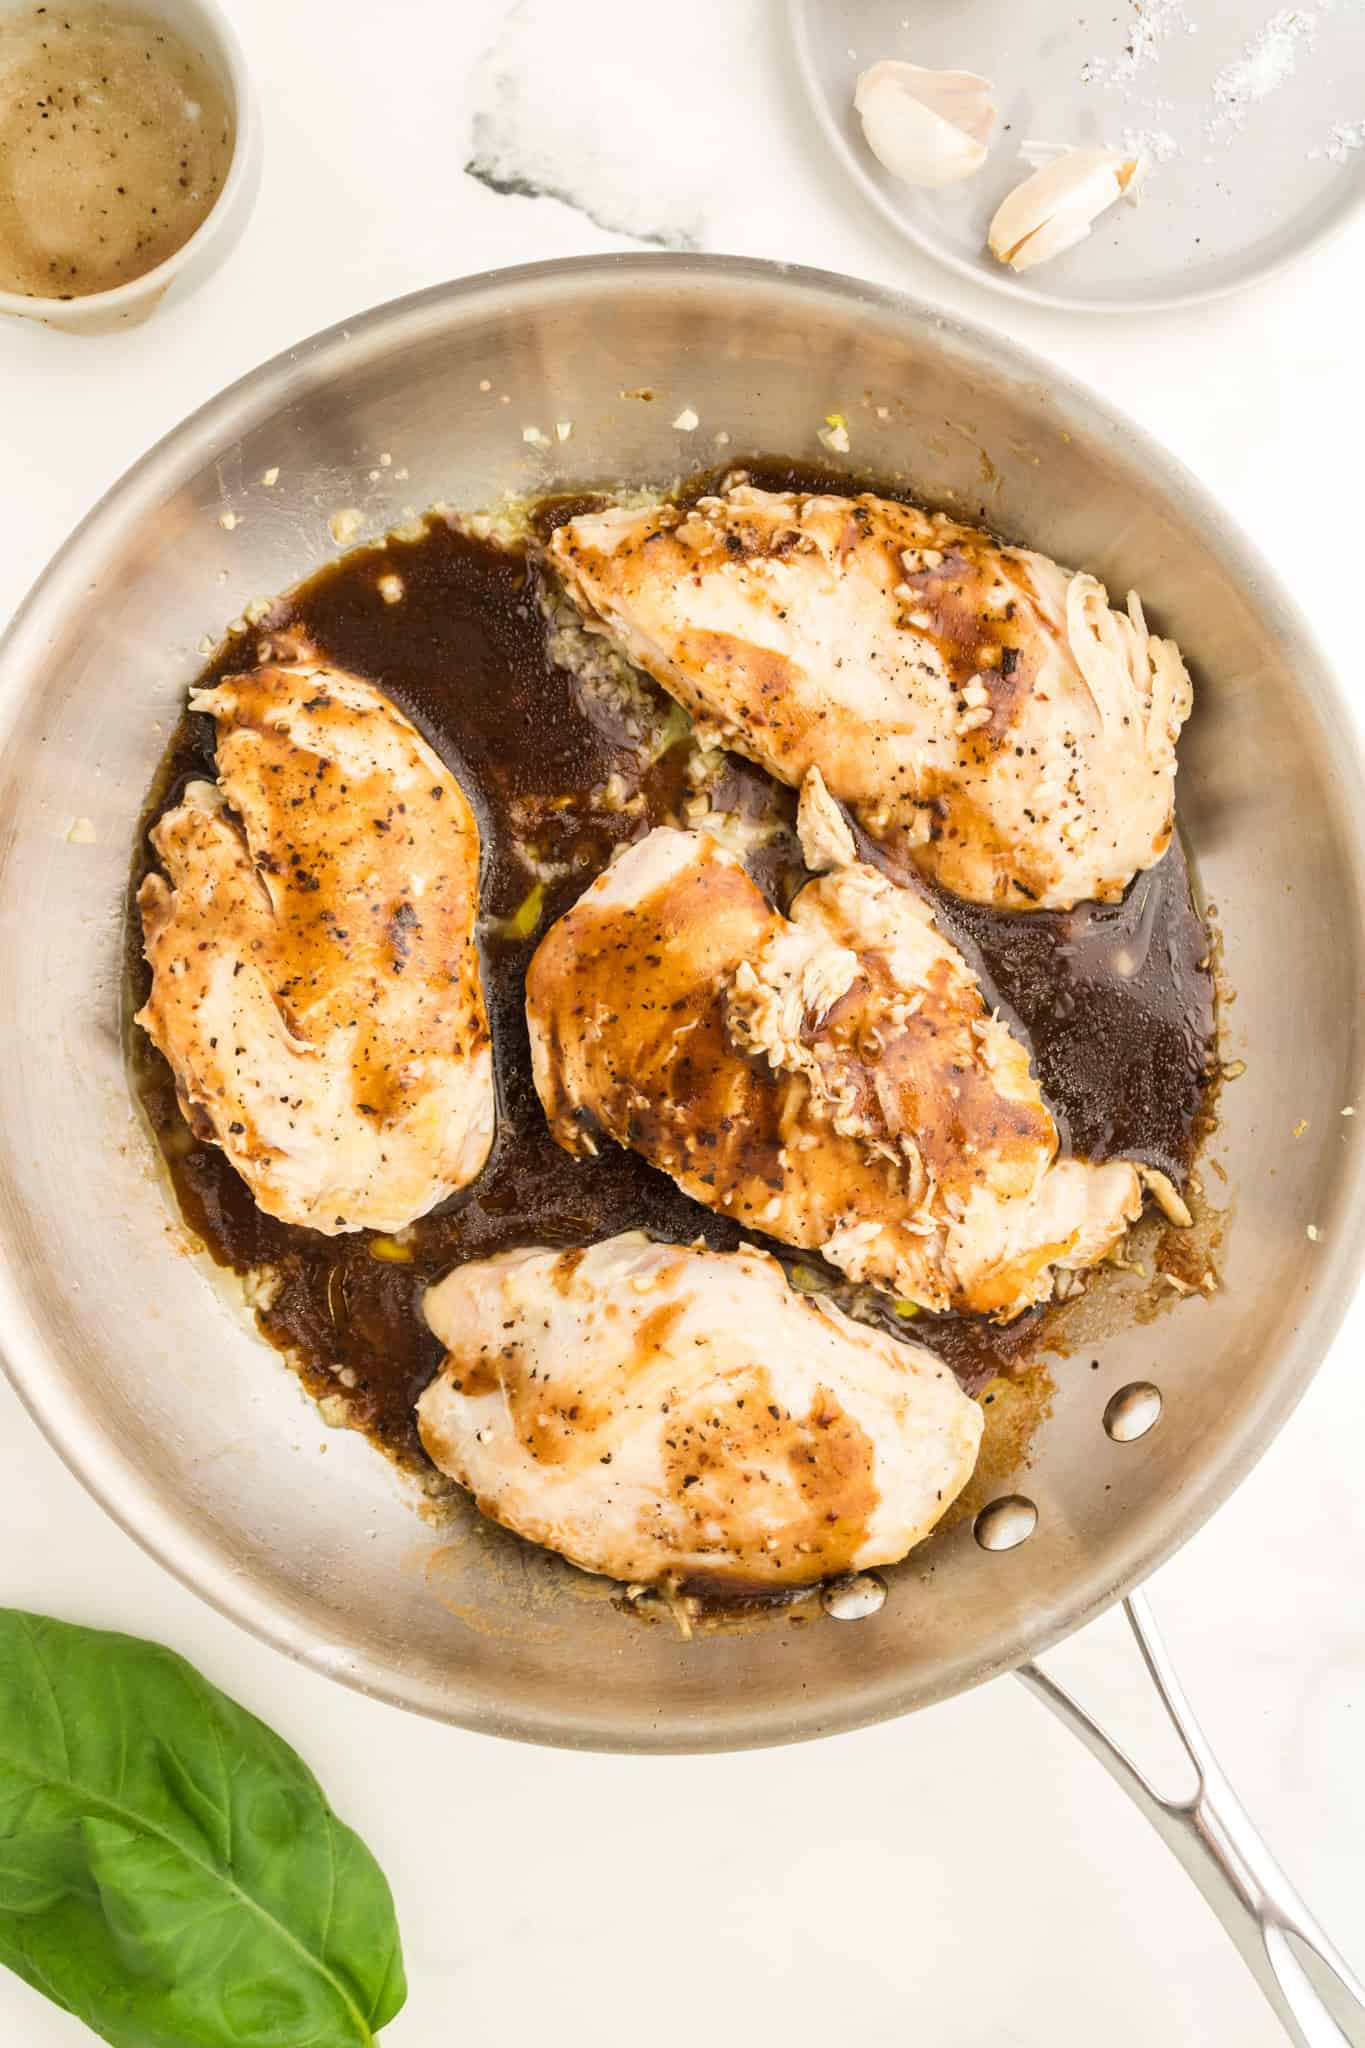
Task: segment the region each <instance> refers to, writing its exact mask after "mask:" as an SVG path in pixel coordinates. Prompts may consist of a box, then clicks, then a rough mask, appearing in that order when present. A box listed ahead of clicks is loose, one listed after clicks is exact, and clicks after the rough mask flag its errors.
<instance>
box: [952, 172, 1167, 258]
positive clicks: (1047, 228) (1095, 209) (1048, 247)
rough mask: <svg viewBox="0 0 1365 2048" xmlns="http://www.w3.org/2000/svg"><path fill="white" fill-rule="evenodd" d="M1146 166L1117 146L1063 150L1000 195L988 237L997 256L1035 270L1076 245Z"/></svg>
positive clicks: (1131, 188) (991, 248)
mask: <svg viewBox="0 0 1365 2048" xmlns="http://www.w3.org/2000/svg"><path fill="white" fill-rule="evenodd" d="M1030 147H1036V145H1030ZM1145 168H1146V166H1145V164H1144V161H1143V159H1142V158H1141V157H1133V156H1125V155H1124V154H1123V152H1122V150H1118V149H1068V150H1064V151H1063V152H1062V153H1061V154H1060V155H1058V156H1054V157H1053V158H1052V160H1051V162H1048V163H1044V164H1043V165H1042V167H1041V168H1040V169H1039V170H1036V171H1035V172H1034V173H1033V176H1032V177H1031V178H1025V180H1024V182H1023V184H1022V185H1016V186H1015V188H1014V190H1013V191H1012V192H1011V193H1009V195H1008V196H1007V197H1006V198H1005V199H1003V200H1002V201H1001V203H1000V205H999V207H998V208H997V210H996V215H995V219H994V220H993V221H992V222H991V225H990V233H989V234H988V235H987V237H986V240H987V243H988V245H989V248H990V252H991V254H992V256H995V257H998V258H999V260H1000V262H1001V263H1007V264H1008V265H1009V266H1010V268H1011V270H1032V269H1033V267H1034V265H1035V264H1038V263H1046V262H1048V261H1050V259H1051V258H1052V257H1054V256H1060V255H1061V253H1062V251H1063V250H1064V249H1073V248H1074V247H1075V245H1076V244H1077V242H1083V241H1084V240H1085V238H1086V236H1087V235H1088V234H1089V233H1090V230H1091V227H1092V226H1093V225H1094V223H1095V221H1096V220H1097V219H1098V218H1099V216H1100V215H1101V214H1102V213H1104V212H1105V211H1106V209H1107V208H1109V207H1111V206H1113V205H1114V203H1115V202H1116V201H1117V200H1119V199H1122V198H1123V197H1124V195H1125V194H1126V193H1129V192H1131V191H1132V190H1133V189H1134V187H1135V186H1136V184H1137V182H1138V180H1139V179H1140V178H1141V176H1142V174H1143V171H1144V169H1145Z"/></svg>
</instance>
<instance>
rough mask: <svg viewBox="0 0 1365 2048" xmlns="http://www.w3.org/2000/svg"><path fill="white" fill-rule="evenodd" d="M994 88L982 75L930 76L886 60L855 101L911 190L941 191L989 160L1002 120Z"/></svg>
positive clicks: (884, 156) (874, 141)
mask: <svg viewBox="0 0 1365 2048" xmlns="http://www.w3.org/2000/svg"><path fill="white" fill-rule="evenodd" d="M991 90H992V88H991V83H990V80H989V79H987V78H978V77H977V76H976V73H975V72H974V71H927V70H925V68H924V67H923V65H920V64H903V63H901V62H900V60H899V59H897V58H895V57H886V58H884V59H883V60H882V62H881V63H880V64H873V65H870V66H869V67H868V69H867V70H866V71H864V72H863V73H862V75H861V77H860V78H859V80H858V83H857V86H856V88H855V90H854V94H853V104H854V106H855V108H856V109H857V111H858V115H859V118H860V119H861V121H862V124H863V134H864V135H865V136H866V137H867V146H868V148H869V149H870V150H871V151H872V154H873V156H875V157H876V159H877V161H878V163H879V164H881V165H882V166H883V167H884V168H885V169H886V170H888V171H890V173H891V175H892V177H893V178H899V179H901V181H902V182H903V183H904V184H906V185H918V186H921V187H923V188H925V189H927V190H930V191H937V190H938V189H939V188H940V187H941V186H944V185H956V184H958V183H959V182H960V180H961V179H963V178H970V177H973V176H974V175H975V173H976V172H977V171H979V170H980V169H981V166H982V164H984V163H985V161H986V145H987V143H988V142H989V140H990V134H991V130H992V128H994V126H995V115H996V109H995V104H994V102H993V101H992V99H991Z"/></svg>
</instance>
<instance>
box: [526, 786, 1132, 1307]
mask: <svg viewBox="0 0 1365 2048" xmlns="http://www.w3.org/2000/svg"><path fill="white" fill-rule="evenodd" d="M806 809H807V812H808V809H809V807H806ZM844 829H845V831H846V830H847V828H846V827H845V828H844ZM811 850H812V851H814V850H815V849H814V846H813V844H812V846H811ZM526 994H527V1017H528V1020H529V1025H530V1034H531V1057H532V1065H533V1071H534V1074H535V1080H536V1086H537V1089H538V1090H539V1093H540V1098H541V1101H542V1103H543V1104H544V1107H545V1112H546V1115H547V1117H548V1118H549V1121H550V1127H551V1129H552V1131H553V1132H554V1135H555V1137H556V1138H557V1139H558V1141H559V1143H560V1144H561V1145H563V1146H564V1147H565V1148H566V1149H567V1150H568V1151H570V1152H574V1153H578V1154H580V1155H584V1154H591V1153H593V1152H595V1151H596V1149H597V1146H598V1143H599V1140H600V1138H601V1137H602V1136H603V1135H605V1136H607V1137H609V1138H612V1139H615V1140H616V1142H617V1143H619V1144H622V1145H629V1146H632V1147H633V1148H634V1149H635V1150H636V1151H638V1152H640V1153H642V1154H643V1156H644V1157H645V1158H646V1159H648V1160H649V1161H650V1162H651V1163H652V1164H653V1165H655V1166H659V1167H662V1168H663V1170H664V1171H665V1172H666V1173H669V1174H671V1175H672V1176H673V1178H674V1179H675V1180H676V1181H677V1183H678V1185H679V1186H680V1187H681V1188H682V1189H683V1190H684V1192H685V1193H687V1194H689V1195H691V1196H692V1197H694V1199H695V1200H697V1201H699V1202H703V1203H705V1204H706V1205H707V1207H709V1208H713V1209H718V1210H721V1211H723V1212H724V1213H725V1214H726V1215H729V1216H732V1217H733V1218H734V1219H735V1220H736V1222H738V1223H740V1224H742V1225H743V1226H744V1227H746V1228H748V1229H755V1230H760V1231H763V1232H765V1233H766V1234H767V1235H768V1236H770V1237H773V1238H776V1239H778V1240H779V1241H781V1242H783V1243H786V1244H791V1245H799V1246H803V1247H806V1248H809V1249H811V1250H818V1251H820V1252H822V1253H823V1254H824V1256H825V1257H826V1258H827V1259H829V1260H830V1261H831V1262H832V1263H833V1264H834V1265H836V1266H838V1267H839V1268H840V1269H841V1270H842V1271H843V1272H845V1273H846V1274H848V1276H849V1277H850V1278H851V1279H853V1280H857V1281H867V1282H871V1283H874V1284H878V1285H881V1286H884V1287H888V1288H891V1289H893V1290H894V1291H895V1292H896V1293H897V1294H898V1295H901V1296H904V1297H906V1298H908V1299H909V1300H910V1301H913V1302H915V1303H916V1304H918V1305H919V1306H920V1307H923V1308H927V1309H931V1310H947V1309H954V1310H970V1311H976V1312H979V1313H984V1314H989V1315H992V1316H995V1317H997V1318H999V1319H1001V1320H1005V1319H1007V1318H1009V1317H1011V1316H1014V1315H1017V1314H1019V1312H1020V1311H1021V1310H1023V1309H1025V1308H1027V1307H1029V1306H1030V1305H1031V1304H1032V1303H1034V1302H1038V1301H1043V1300H1046V1299H1047V1297H1048V1296H1049V1295H1050V1294H1051V1292H1052V1288H1053V1279H1054V1272H1055V1269H1056V1268H1058V1267H1064V1268H1075V1267H1081V1266H1087V1265H1090V1264H1093V1263H1094V1261H1095V1260H1097V1259H1099V1258H1102V1257H1103V1256H1104V1255H1105V1253H1106V1252H1107V1251H1108V1250H1109V1249H1110V1248H1111V1247H1112V1246H1113V1245H1114V1244H1115V1243H1116V1241H1117V1240H1118V1238H1119V1237H1120V1236H1121V1234H1122V1232H1123V1230H1124V1229H1125V1227H1126V1225H1127V1224H1128V1222H1129V1221H1130V1220H1131V1219H1132V1218H1133V1217H1135V1216H1136V1215H1137V1214H1138V1212H1139V1210H1140V1208H1141V1203H1142V1191H1141V1186H1140V1183H1139V1177H1138V1172H1137V1169H1136V1168H1135V1167H1133V1166H1132V1165H1130V1164H1128V1163H1127V1162H1126V1161H1117V1162H1112V1163H1110V1164H1107V1165H1102V1166H1092V1165H1089V1164H1087V1163H1085V1162H1083V1161H1080V1160H1059V1159H1058V1158H1057V1151H1058V1137H1057V1129H1056V1125H1055V1124H1054V1122H1053V1119H1052V1117H1051V1115H1050V1113H1049V1111H1048V1109H1047V1107H1046V1105H1045V1103H1044V1102H1043V1100H1042V1096H1041V1094H1040V1092H1039V1089H1038V1086H1037V1083H1036V1082H1035V1080H1034V1079H1033V1076H1032V1074H1031V1072H1030V1069H1029V1062H1028V1056H1027V1054H1026V1052H1025V1051H1024V1048H1023V1047H1022V1046H1021V1045H1020V1044H1019V1043H1018V1042H1017V1041H1016V1040H1015V1039H1014V1037H1013V1036H1012V1035H1011V1033H1010V1031H1009V1030H1008V1028H1007V1027H1006V1026H1005V1025H1004V1024H1003V1023H1001V1022H1000V1021H999V1020H998V1019H996V1018H993V1017H991V1016H990V1015H989V1014H988V1013H987V1011H986V1007H985V1004H984V1002H983V1000H982V996H981V991H980V988H979V987H978V985H977V982H976V980H975V977H974V976H973V974H972V972H971V970H970V969H969V967H968V966H967V963H966V962H965V961H964V960H963V958H962V956H961V955H960V954H959V953H958V952H957V950H956V948H954V947H953V946H952V945H950V944H949V942H948V941H947V939H945V938H944V936H943V934H942V933H941V932H940V931H939V930H938V928H937V926H936V924H935V922H934V917H933V913H932V911H931V910H930V909H929V907H928V905H927V904H925V903H924V902H922V901H921V900H920V898H919V897H918V896H917V895H915V894H914V893H913V892H911V891H910V890H907V889H902V888H898V887H897V886H896V885H895V884H894V883H892V882H890V881H888V880H887V879H886V877H885V876H883V875H881V874H879V873H878V872H877V871H876V870H875V869H873V868H870V867H866V866H862V865H859V864H857V863H856V862H855V863H854V864H853V865H851V866H842V867H839V868H836V869H835V870H834V872H833V873H830V874H827V875H824V876H821V877H820V878H819V879H818V880H816V881H814V882H811V883H809V884H808V885H807V886H806V888H805V889H803V890H802V891H801V893H800V894H799V896H798V897H797V899H796V902H795V903H794V905H793V907H792V914H791V917H790V918H784V917H782V916H780V915H779V914H778V912H777V911H776V910H774V909H773V907H772V906H771V904H769V903H768V902H767V900H766V898H765V897H764V896H763V895H762V893H761V891H760V890H759V889H758V888H757V886H756V885H755V883H754V882H753V881H752V880H751V879H750V877H749V875H748V874H747V873H746V872H745V870H744V868H743V867H742V866H741V865H740V863H739V861H738V860H736V859H735V858H734V856H733V855H731V854H729V853H727V852H726V850H725V849H724V848H723V847H721V846H720V845H719V844H718V843H717V842H716V841H715V840H713V839H710V838H708V837H706V836H705V835H701V834H693V833H686V832H677V831H672V830H670V829H668V828H667V827H661V828H659V829H658V830H656V831H653V832H651V833H650V834H649V835H648V836H647V837H646V838H645V839H642V840H640V841H639V842H638V843H637V844H636V845H635V846H633V847H631V848H630V849H629V850H628V851H627V852H626V853H624V854H623V855H621V856H620V857H619V858H618V859H617V860H616V862H615V863H614V864H613V865H612V866H611V867H610V868H608V869H607V871H606V873H605V874H603V875H600V876H599V877H598V879H597V880H596V881H595V882H594V883H593V884H592V886H591V887H590V888H589V889H588V890H587V891H586V893H585V894H584V895H583V896H582V897H581V898H580V899H579V901H578V903H577V904H575V906H574V907H573V909H572V910H570V911H569V912H568V913H567V915H566V916H564V917H563V918H561V919H560V921H559V923H558V924H556V925H555V926H553V927H552V929H551V930H550V931H549V932H548V933H547V935H546V937H545V938H544V940H543V941H542V942H541V945H540V947H539V948H538V950H537V952H536V954H535V957H534V958H533V960H532V962H531V966H530V970H529V972H528V975H527V982H526Z"/></svg>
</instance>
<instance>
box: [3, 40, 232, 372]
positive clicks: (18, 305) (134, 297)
mask: <svg viewBox="0 0 1365 2048" xmlns="http://www.w3.org/2000/svg"><path fill="white" fill-rule="evenodd" d="M32 4H33V0H0V17H3V16H4V15H6V14H18V13H20V12H22V11H25V10H26V9H27V8H28V7H30V6H31V5H32ZM130 5H131V6H133V7H135V9H136V11H137V12H138V13H139V14H142V15H146V16H147V17H149V18H150V19H152V20H155V21H164V22H165V23H166V25H167V27H168V28H170V29H172V30H173V31H174V32H175V34H176V35H178V36H179V37H180V38H181V40H182V41H184V42H186V43H188V44H189V45H190V47H191V49H193V50H195V51H196V52H197V53H198V54H199V56H201V57H202V58H203V59H204V60H205V62H206V63H207V64H208V66H209V68H210V69H211V70H212V71H213V72H214V74H215V76H216V77H217V79H218V82H219V84H220V85H221V86H222V87H223V89H224V91H225V93H226V95H227V101H228V105H229V107H230V108H231V111H232V118H233V123H234V126H235V130H236V134H235V140H234V143H233V150H232V160H231V162H230V163H229V165H228V174H227V176H226V178H224V180H223V189H222V191H221V192H220V193H219V194H218V197H217V199H216V200H215V201H214V203H213V205H212V206H211V207H210V208H209V211H208V213H207V214H206V215H205V216H204V218H203V220H202V221H201V222H200V223H199V226H198V227H197V228H196V229H195V231H194V233H193V234H192V235H191V236H190V238H189V240H188V241H187V242H182V244H181V245H180V247H179V248H178V249H176V250H175V251H174V252H173V253H172V254H171V255H169V256H168V257H167V258H166V260H165V262H164V263H158V264H156V265H155V266H154V267H153V268H152V269H151V270H148V271H146V272H144V274H143V275H142V276H141V277H135V278H133V279H132V280H131V281H130V282H129V283H128V284H120V285H115V286H114V287H113V288H112V289H111V290H109V291H105V292H88V293H86V294H85V295H84V296H83V297H81V298H77V299H47V298H34V297H31V296H30V295H29V294H28V293H26V292H3V291H0V313H13V314H15V315H17V317H18V318H19V319H21V320H41V321H43V322H44V323H45V325H47V326H48V327H61V328H64V329H65V330H66V331H67V332H68V333H70V334H107V333H108V332H110V330H111V329H113V328H117V327H126V326H129V325H132V324H135V323H136V322H137V321H139V320H145V319H146V318H147V315H148V314H149V313H151V312H154V311H155V309H156V307H157V306H158V305H159V304H160V302H161V300H162V298H163V297H164V296H165V294H166V292H167V291H168V290H169V289H170V287H171V286H172V285H173V284H176V283H177V282H182V281H183V282H185V283H188V282H189V281H191V280H194V281H197V280H199V279H201V278H203V277H204V276H206V275H207V274H208V272H209V271H210V270H211V269H212V268H213V266H214V264H216V263H220V262H221V261H222V259H223V258H224V256H226V255H227V253H228V251H229V250H230V249H231V248H232V247H233V246H234V244H235V243H236V241H237V238H238V236H239V235H240V234H241V232H242V229H243V228H244V227H245V225H246V221H247V216H248V215H249V214H250V212H251V209H252V206H253V205H254V204H255V200H256V193H257V189H258V187H259V185H260V181H261V122H260V114H259V111H258V109H257V106H256V99H255V94H254V93H253V92H252V89H251V81H250V79H249V78H248V76H247V68H246V59H245V58H244V56H243V55H242V46H241V44H240V43H239V42H238V40H237V32H236V30H235V29H234V28H233V26H232V23H231V21H230V20H229V19H228V17H227V15H226V14H225V13H224V12H223V9H222V8H221V7H220V6H219V5H218V4H217V0H130Z"/></svg>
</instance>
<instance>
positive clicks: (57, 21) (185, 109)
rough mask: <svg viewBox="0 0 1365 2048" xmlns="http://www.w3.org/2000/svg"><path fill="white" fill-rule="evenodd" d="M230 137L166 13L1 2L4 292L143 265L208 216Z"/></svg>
mask: <svg viewBox="0 0 1365 2048" xmlns="http://www.w3.org/2000/svg"><path fill="white" fill-rule="evenodd" d="M235 140H236V131H235V127H234V123H233V117H232V112H231V109H230V107H229V104H228V100H227V96H226V95H225V93H224V91H223V87H222V85H221V84H220V83H219V80H218V78H217V77H216V76H215V74H214V72H213V70H212V69H211V67H210V66H209V65H208V64H207V63H206V62H205V60H204V59H203V58H202V57H201V56H200V55H199V54H198V52H197V51H195V50H194V49H193V48H192V47H191V45H190V44H189V43H187V42H185V41H183V40H182V38H181V37H180V36H178V35H177V34H176V33H175V32H174V30H172V29H171V28H169V27H168V26H167V24H166V23H165V22H163V21H159V20H157V19H155V18H154V17H152V16H150V15H145V14H141V13H139V12H138V11H137V10H136V9H135V8H125V7H122V6H118V5H91V4H89V0H76V4H75V5H73V6H70V7H63V6H59V5H52V4H49V5H47V6H39V7H25V8H21V9H20V10H19V11H18V12H17V13H7V12H5V11H4V9H3V8H0V291H4V292H17V293H19V294H21V295H22V296H24V297H28V298H49V299H78V298H85V297H86V296H88V295H89V294H90V293H92V292H104V291H111V290H113V289H114V287H115V286H117V285H122V284H131V283H132V281H133V280H134V279H135V278H139V277H143V276H145V275H146V273H147V272H148V271H149V270H154V269H155V268H156V267H157V265H158V264H160V263H164V262H165V261H166V259H167V257H169V256H173V255H174V254H175V252H176V250H177V249H179V248H182V247H183V246H184V244H185V243H186V242H188V240H189V239H190V236H191V235H192V234H193V233H194V232H195V230H196V229H197V228H198V227H199V226H200V224H201V223H202V222H203V221H204V220H205V218H206V217H207V215H208V214H209V212H210V210H211V209H212V207H213V205H214V202H215V201H216V199H217V198H218V195H219V193H220V192H221V191H222V188H223V182H224V180H225V179H226V177H227V173H228V167H229V165H230V164H231V162H232V153H233V147H234V143H235Z"/></svg>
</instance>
